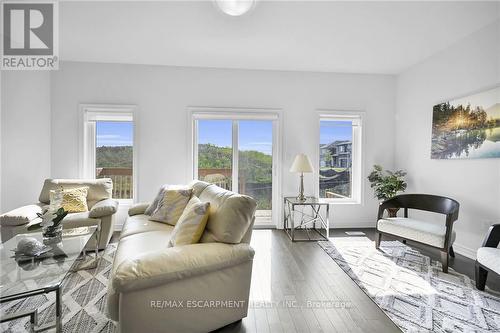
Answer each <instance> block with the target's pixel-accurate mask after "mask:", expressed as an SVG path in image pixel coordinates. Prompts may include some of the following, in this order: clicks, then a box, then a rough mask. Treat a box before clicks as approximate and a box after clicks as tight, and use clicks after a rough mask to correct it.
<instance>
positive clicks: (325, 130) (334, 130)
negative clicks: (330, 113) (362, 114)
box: [319, 120, 352, 145]
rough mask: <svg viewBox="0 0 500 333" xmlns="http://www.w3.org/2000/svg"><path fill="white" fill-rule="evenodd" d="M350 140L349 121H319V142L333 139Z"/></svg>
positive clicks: (325, 142)
mask: <svg viewBox="0 0 500 333" xmlns="http://www.w3.org/2000/svg"><path fill="white" fill-rule="evenodd" d="M343 140H349V141H352V122H351V121H332V120H322V121H321V122H320V135H319V143H320V144H322V145H323V144H327V143H332V142H334V141H343Z"/></svg>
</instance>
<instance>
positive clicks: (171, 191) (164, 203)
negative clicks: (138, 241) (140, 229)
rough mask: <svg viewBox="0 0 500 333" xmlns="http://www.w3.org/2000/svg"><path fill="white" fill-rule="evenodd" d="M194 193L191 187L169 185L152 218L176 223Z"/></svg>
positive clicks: (172, 223) (171, 223)
mask: <svg viewBox="0 0 500 333" xmlns="http://www.w3.org/2000/svg"><path fill="white" fill-rule="evenodd" d="M192 193H193V190H192V189H191V188H189V187H170V186H169V187H168V188H167V189H165V190H164V191H163V198H162V199H161V200H160V201H159V202H158V207H157V208H156V211H155V212H154V213H153V215H151V218H150V220H152V221H157V222H164V223H167V224H170V225H175V224H176V223H177V220H179V217H181V215H182V212H183V211H184V208H186V205H187V203H188V201H189V199H191V194H192Z"/></svg>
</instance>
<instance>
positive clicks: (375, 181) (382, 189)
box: [368, 165, 407, 200]
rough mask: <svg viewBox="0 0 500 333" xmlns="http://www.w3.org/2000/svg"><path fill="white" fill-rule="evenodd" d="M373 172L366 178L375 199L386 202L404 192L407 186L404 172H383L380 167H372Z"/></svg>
mask: <svg viewBox="0 0 500 333" xmlns="http://www.w3.org/2000/svg"><path fill="white" fill-rule="evenodd" d="M373 169H374V170H373V171H372V172H371V173H370V175H369V176H368V180H369V181H370V186H371V188H373V189H374V191H375V197H376V198H377V199H379V200H387V199H390V198H392V197H394V196H395V195H396V194H397V193H398V192H404V190H406V187H407V184H406V181H405V179H404V177H405V176H406V172H405V171H403V170H397V171H394V172H392V171H389V170H386V171H385V172H384V171H383V169H382V167H381V166H380V165H374V166H373Z"/></svg>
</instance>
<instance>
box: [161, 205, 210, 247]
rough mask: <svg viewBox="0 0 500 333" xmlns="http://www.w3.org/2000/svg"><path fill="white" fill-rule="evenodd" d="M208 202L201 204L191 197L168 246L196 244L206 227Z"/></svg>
mask: <svg viewBox="0 0 500 333" xmlns="http://www.w3.org/2000/svg"><path fill="white" fill-rule="evenodd" d="M209 209H210V202H201V201H200V199H198V198H197V197H195V196H193V197H192V198H191V200H189V202H188V204H187V206H186V209H184V212H183V213H182V215H181V217H180V218H179V221H177V224H176V225H175V228H174V230H173V231H172V236H171V238H170V241H169V242H168V246H169V247H171V246H181V245H188V244H195V243H198V242H199V240H200V238H201V236H202V235H203V231H205V226H206V225H207V220H208V213H209Z"/></svg>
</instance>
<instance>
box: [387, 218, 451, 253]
mask: <svg viewBox="0 0 500 333" xmlns="http://www.w3.org/2000/svg"><path fill="white" fill-rule="evenodd" d="M377 230H379V231H382V232H386V233H388V234H392V235H395V236H399V237H402V238H405V239H409V240H414V241H417V242H421V243H424V244H428V245H431V246H435V247H439V248H442V247H443V246H444V238H445V233H446V226H445V224H444V223H442V224H438V223H432V222H426V221H421V220H415V219H411V218H404V217H389V218H384V219H380V220H378V223H377ZM454 240H455V231H453V232H452V236H451V243H450V245H451V244H452V243H453V241H454Z"/></svg>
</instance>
